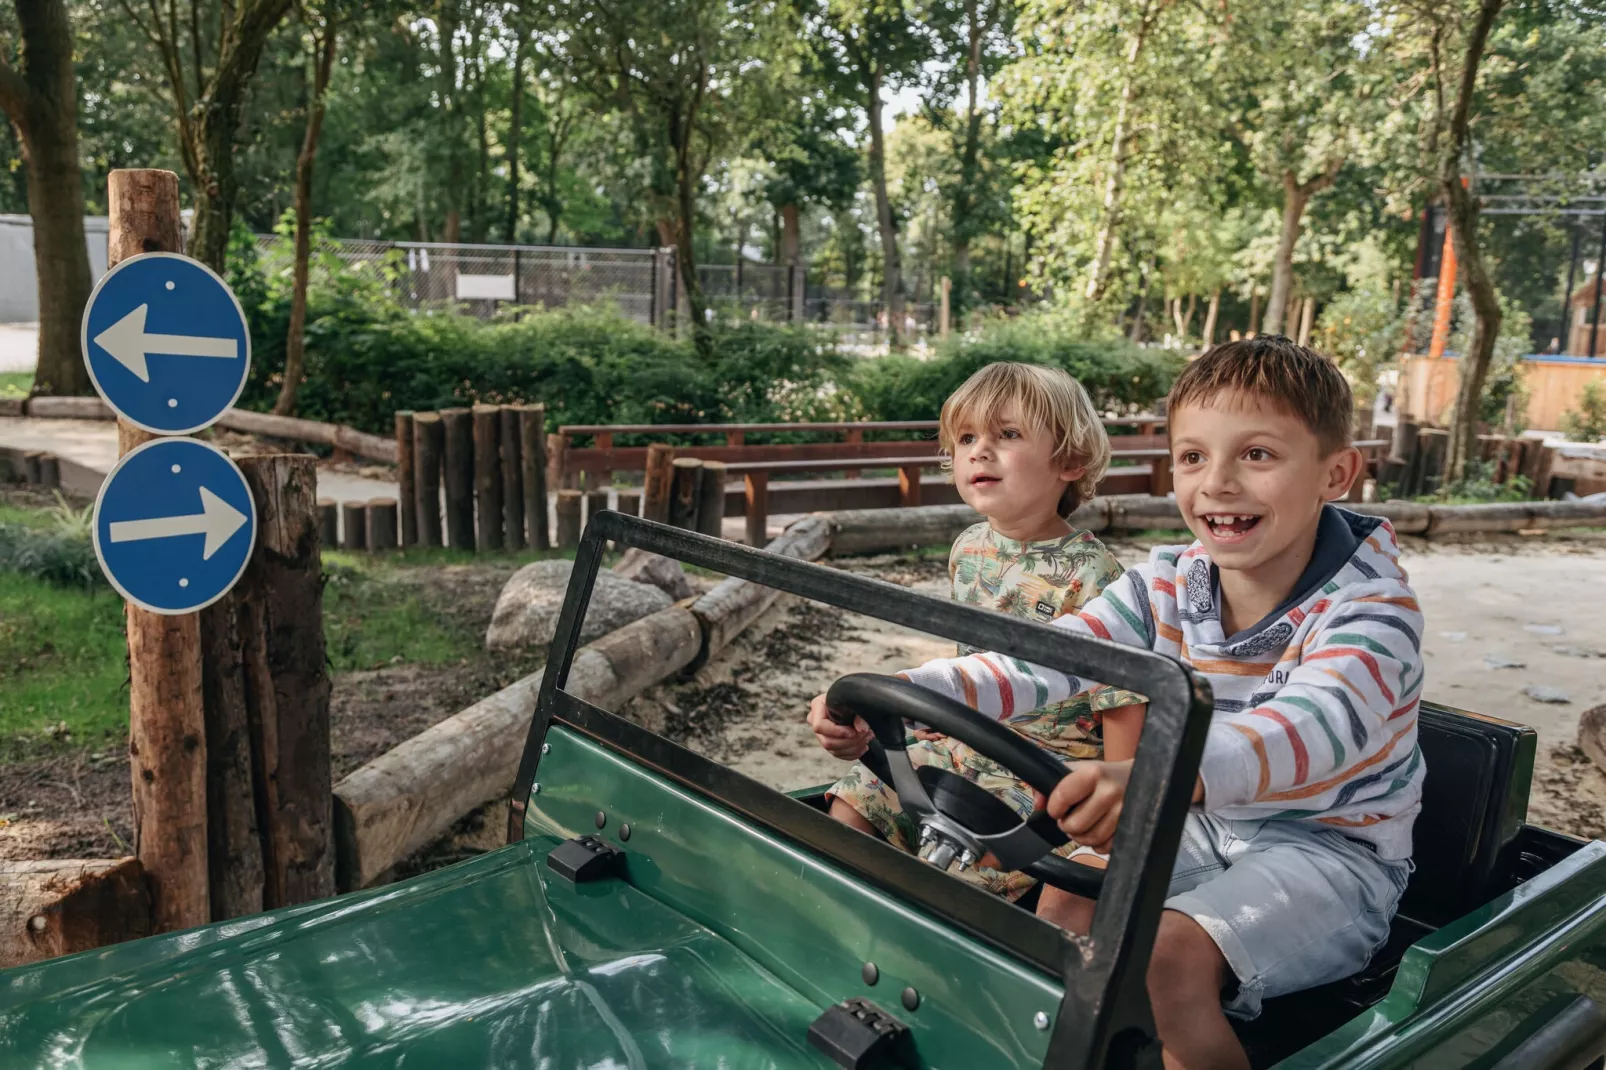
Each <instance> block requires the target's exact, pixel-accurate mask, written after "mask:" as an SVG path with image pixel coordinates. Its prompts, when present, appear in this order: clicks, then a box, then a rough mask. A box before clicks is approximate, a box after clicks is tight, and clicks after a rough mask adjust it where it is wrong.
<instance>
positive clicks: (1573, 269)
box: [1561, 223, 1583, 353]
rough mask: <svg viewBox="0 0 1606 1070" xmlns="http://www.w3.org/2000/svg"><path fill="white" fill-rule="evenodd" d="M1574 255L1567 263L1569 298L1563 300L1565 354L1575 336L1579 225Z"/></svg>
mask: <svg viewBox="0 0 1606 1070" xmlns="http://www.w3.org/2000/svg"><path fill="white" fill-rule="evenodd" d="M1572 232H1573V255H1572V259H1570V260H1568V261H1567V296H1566V297H1563V298H1562V299H1561V351H1562V352H1563V353H1565V352H1567V350H1569V349H1571V348H1572V335H1573V280H1574V279H1575V278H1576V277H1577V275H1578V245H1579V239H1580V238H1581V237H1582V236H1583V232H1582V231H1581V230H1579V229H1578V224H1577V223H1574V224H1573V225H1572Z"/></svg>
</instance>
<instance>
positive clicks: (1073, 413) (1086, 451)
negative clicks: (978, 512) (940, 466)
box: [937, 360, 1110, 516]
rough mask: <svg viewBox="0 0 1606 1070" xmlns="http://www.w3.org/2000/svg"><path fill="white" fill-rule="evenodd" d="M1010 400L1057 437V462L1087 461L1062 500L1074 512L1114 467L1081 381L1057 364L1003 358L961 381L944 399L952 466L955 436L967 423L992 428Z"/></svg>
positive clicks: (945, 445) (943, 423)
mask: <svg viewBox="0 0 1606 1070" xmlns="http://www.w3.org/2000/svg"><path fill="white" fill-rule="evenodd" d="M1011 405H1013V406H1014V407H1015V411H1016V412H1017V413H1018V414H1019V416H1020V420H1021V422H1022V423H1024V424H1026V425H1027V426H1029V427H1034V428H1037V429H1039V430H1041V431H1043V432H1045V433H1046V434H1047V435H1048V437H1049V438H1050V439H1051V440H1052V441H1053V442H1054V461H1055V463H1058V464H1072V465H1081V466H1082V469H1083V471H1082V478H1080V479H1078V480H1077V481H1076V482H1074V483H1071V484H1068V485H1067V486H1066V488H1065V491H1064V493H1063V494H1061V495H1060V500H1059V514H1060V516H1070V515H1071V513H1073V512H1075V511H1076V508H1077V507H1078V506H1079V505H1081V504H1082V503H1083V502H1085V501H1087V500H1088V499H1090V498H1092V497H1093V489H1094V488H1095V487H1097V486H1098V484H1099V480H1101V479H1103V478H1104V470H1105V469H1106V468H1108V467H1109V466H1110V436H1109V435H1107V434H1105V432H1104V422H1103V421H1102V420H1100V419H1099V414H1098V410H1096V409H1094V408H1093V400H1092V399H1091V398H1089V397H1088V396H1087V391H1086V390H1084V389H1083V388H1082V384H1081V383H1079V382H1077V381H1076V380H1075V379H1073V378H1071V376H1069V375H1068V374H1066V373H1065V372H1063V371H1061V370H1060V369H1058V368H1047V367H1044V366H1043V365H1040V364H1022V363H1019V362H1017V361H1008V360H1001V361H998V362H996V363H993V364H989V365H987V366H986V367H984V368H982V369H981V370H980V371H978V372H976V373H975V374H974V375H972V376H971V377H970V378H969V379H966V380H965V381H964V383H962V384H961V385H960V387H959V389H958V390H955V391H954V392H953V393H952V394H950V395H949V396H948V400H947V401H945V402H943V403H942V415H941V417H940V419H939V421H938V430H937V438H938V441H939V443H940V445H941V446H942V452H943V453H945V454H947V455H948V457H949V460H948V462H947V463H945V464H944V467H945V468H946V467H951V465H952V463H953V462H952V458H953V453H954V440H955V439H956V438H957V437H958V434H959V428H960V427H961V426H962V425H964V424H967V423H969V424H979V425H981V426H983V427H991V426H994V425H996V422H997V421H998V420H999V419H1000V418H1001V416H1002V415H1003V412H1004V410H1005V409H1007V408H1009V407H1010V406H1011Z"/></svg>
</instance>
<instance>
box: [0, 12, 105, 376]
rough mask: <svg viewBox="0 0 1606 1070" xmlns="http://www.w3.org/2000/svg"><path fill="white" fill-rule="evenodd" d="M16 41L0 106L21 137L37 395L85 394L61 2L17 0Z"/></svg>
mask: <svg viewBox="0 0 1606 1070" xmlns="http://www.w3.org/2000/svg"><path fill="white" fill-rule="evenodd" d="M16 11H17V24H18V27H19V29H20V34H19V37H20V41H19V42H18V46H16V48H15V55H14V56H13V55H12V53H13V48H12V46H9V45H8V44H7V42H6V41H5V40H4V39H3V38H0V111H4V112H5V114H6V116H7V117H8V118H9V119H10V120H11V124H12V126H13V127H14V128H15V129H16V132H17V138H18V140H20V141H21V142H22V153H23V158H24V159H25V160H26V161H27V165H28V213H29V215H30V216H31V217H32V219H33V255H34V265H35V273H36V276H37V279H38V287H39V363H38V366H37V368H36V370H35V371H34V385H33V389H34V393H36V394H88V393H90V392H91V385H90V382H89V372H88V369H86V368H85V367H84V362H83V355H82V354H81V353H80V352H79V348H78V322H79V320H80V319H81V318H82V316H83V311H84V302H86V301H87V300H89V291H90V287H91V280H90V276H89V252H88V248H87V246H86V245H85V244H84V185H83V179H82V176H81V173H80V171H79V160H78V106H77V93H76V86H75V83H74V79H73V37H72V26H71V25H70V23H69V22H68V18H67V5H66V2H65V0H16Z"/></svg>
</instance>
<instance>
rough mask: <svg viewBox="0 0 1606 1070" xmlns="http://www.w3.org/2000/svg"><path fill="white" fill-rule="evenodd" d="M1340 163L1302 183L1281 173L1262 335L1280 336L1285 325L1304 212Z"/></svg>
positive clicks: (1334, 163)
mask: <svg viewBox="0 0 1606 1070" xmlns="http://www.w3.org/2000/svg"><path fill="white" fill-rule="evenodd" d="M1343 163H1344V161H1343V160H1342V159H1339V160H1334V161H1330V162H1329V164H1328V166H1327V169H1326V170H1325V171H1323V172H1322V173H1321V174H1319V175H1317V176H1316V177H1315V178H1312V179H1309V180H1307V181H1305V182H1301V181H1299V176H1298V175H1296V174H1295V173H1294V172H1293V171H1284V172H1283V225H1282V230H1281V232H1280V233H1279V234H1278V236H1277V255H1276V258H1275V259H1274V260H1273V261H1272V266H1271V296H1269V297H1268V298H1267V299H1266V320H1265V326H1264V328H1263V333H1265V334H1283V333H1285V332H1286V330H1287V327H1288V324H1287V320H1288V295H1289V294H1290V293H1292V292H1293V288H1294V246H1295V245H1297V244H1298V243H1299V235H1300V232H1301V231H1302V230H1303V229H1304V226H1305V209H1306V207H1308V206H1309V205H1310V199H1311V198H1312V197H1314V196H1315V195H1316V194H1318V193H1320V192H1321V191H1322V190H1324V189H1326V188H1327V187H1328V186H1331V185H1332V184H1333V181H1334V179H1336V178H1337V177H1338V169H1339V168H1340V167H1342V166H1343Z"/></svg>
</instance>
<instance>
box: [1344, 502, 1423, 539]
mask: <svg viewBox="0 0 1606 1070" xmlns="http://www.w3.org/2000/svg"><path fill="white" fill-rule="evenodd" d="M1344 508H1346V509H1348V510H1350V511H1351V512H1356V513H1360V514H1362V515H1363V516H1380V517H1382V518H1383V519H1384V520H1387V521H1388V522H1389V523H1390V524H1392V525H1394V532H1395V534H1397V535H1421V534H1422V533H1423V532H1425V531H1427V530H1428V524H1429V523H1430V521H1431V519H1432V518H1431V514H1429V513H1428V507H1427V506H1425V505H1421V504H1419V503H1417V502H1367V503H1364V504H1358V505H1349V504H1346V505H1345V506H1344Z"/></svg>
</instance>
